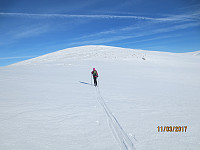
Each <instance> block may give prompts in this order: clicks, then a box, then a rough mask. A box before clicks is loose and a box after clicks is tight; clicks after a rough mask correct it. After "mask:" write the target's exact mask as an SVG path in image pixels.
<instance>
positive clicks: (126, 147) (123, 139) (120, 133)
mask: <svg viewBox="0 0 200 150" xmlns="http://www.w3.org/2000/svg"><path fill="white" fill-rule="evenodd" d="M96 91H97V99H98V102H99V103H100V104H101V106H102V107H103V109H104V111H105V112H106V115H107V118H108V122H109V126H110V128H111V130H112V132H113V135H114V137H115V139H116V140H117V142H118V144H119V145H120V147H121V150H136V149H135V146H134V144H133V142H132V141H131V140H130V138H129V137H128V135H127V134H126V132H125V131H124V130H123V128H122V127H121V125H120V123H119V122H118V121H117V119H116V118H115V116H114V115H113V114H112V112H111V111H110V109H109V108H108V106H107V105H106V103H105V101H104V99H103V97H102V96H101V93H100V90H99V87H96Z"/></svg>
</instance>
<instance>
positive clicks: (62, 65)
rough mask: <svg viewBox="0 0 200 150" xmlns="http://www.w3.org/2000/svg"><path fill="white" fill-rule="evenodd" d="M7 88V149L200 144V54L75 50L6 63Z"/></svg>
mask: <svg viewBox="0 0 200 150" xmlns="http://www.w3.org/2000/svg"><path fill="white" fill-rule="evenodd" d="M93 67H95V68H96V69H97V70H98V73H99V87H97V88H95V87H93V86H91V75H90V72H91V70H92V68H93ZM0 89H1V90H0V124H1V125H0V148H1V149H2V150H13V149H14V150H66V149H67V150H118V149H119V150H120V149H122V150H126V149H128V150H135V149H136V150H199V149H200V142H199V141H200V134H199V132H198V130H199V124H200V119H199V114H200V109H199V108H200V99H199V97H200V92H199V89H200V57H199V55H191V54H190V53H182V54H176V53H167V52H153V51H144V50H134V49H125V48H117V47H109V46H82V47H76V48H69V49H65V50H61V51H57V52H54V53H50V54H47V55H43V56H40V57H37V58H34V59H30V60H26V61H23V62H19V63H16V64H13V65H10V66H7V67H1V68H0ZM158 126H187V132H158V129H157V127H158Z"/></svg>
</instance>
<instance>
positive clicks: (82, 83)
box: [79, 81, 93, 85]
mask: <svg viewBox="0 0 200 150" xmlns="http://www.w3.org/2000/svg"><path fill="white" fill-rule="evenodd" d="M79 82H80V83H82V84H87V85H93V84H91V83H87V82H83V81H79Z"/></svg>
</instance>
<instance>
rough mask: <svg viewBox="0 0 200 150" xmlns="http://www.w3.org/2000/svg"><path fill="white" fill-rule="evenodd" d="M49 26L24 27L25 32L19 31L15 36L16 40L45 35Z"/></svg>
mask: <svg viewBox="0 0 200 150" xmlns="http://www.w3.org/2000/svg"><path fill="white" fill-rule="evenodd" d="M48 29H49V28H48V26H46V25H43V26H42V25H41V26H31V27H28V28H27V27H23V30H18V31H17V32H15V34H14V35H13V38H14V39H20V38H27V37H32V36H37V35H40V34H43V33H45V32H47V31H48Z"/></svg>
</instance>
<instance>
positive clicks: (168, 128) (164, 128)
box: [157, 126, 187, 132]
mask: <svg viewBox="0 0 200 150" xmlns="http://www.w3.org/2000/svg"><path fill="white" fill-rule="evenodd" d="M157 128H158V132H186V131H187V126H158V127H157Z"/></svg>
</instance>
